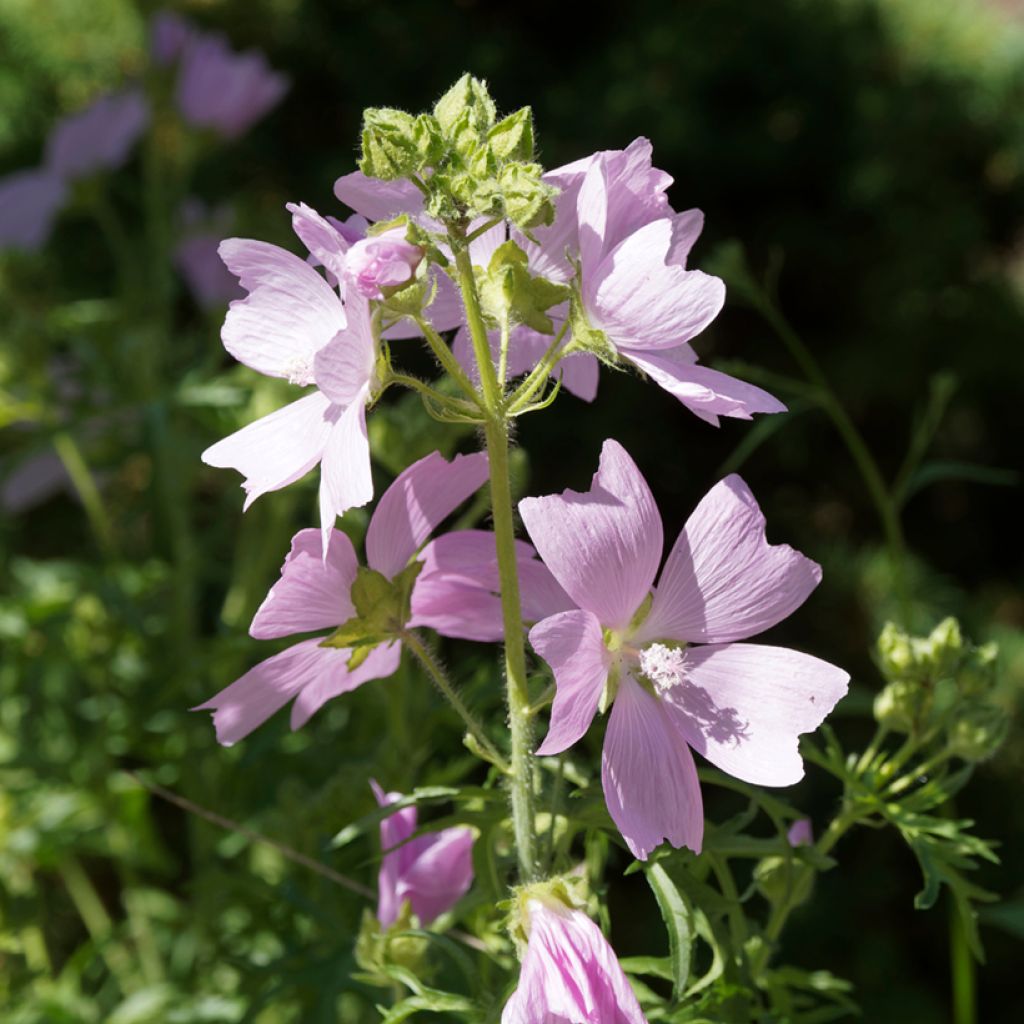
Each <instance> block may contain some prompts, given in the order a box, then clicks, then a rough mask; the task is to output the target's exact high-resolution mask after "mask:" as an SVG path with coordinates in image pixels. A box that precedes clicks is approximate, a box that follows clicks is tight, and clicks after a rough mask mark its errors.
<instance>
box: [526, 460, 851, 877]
mask: <svg viewBox="0 0 1024 1024" xmlns="http://www.w3.org/2000/svg"><path fill="white" fill-rule="evenodd" d="M519 510H520V513H521V514H522V518H523V522H524V523H525V524H526V528H527V530H528V531H529V534H530V538H531V540H532V541H533V543H534V544H535V545H536V547H537V550H538V552H539V553H540V556H541V558H542V559H543V560H544V562H545V564H546V565H547V566H548V568H549V569H550V570H551V571H552V573H553V574H554V576H555V579H557V580H558V582H559V583H560V584H561V585H562V586H563V587H564V588H565V590H566V592H567V593H568V594H569V596H570V597H571V598H572V599H573V601H574V602H575V603H576V605H577V606H578V607H577V609H576V610H574V611H567V612H562V613H560V614H558V615H554V616H551V617H550V618H548V619H545V620H544V621H543V622H540V623H538V624H537V625H536V626H534V627H533V629H532V630H531V631H530V642H531V644H532V645H533V648H534V650H536V651H537V653H538V654H539V655H540V656H541V657H542V658H544V659H545V661H547V663H548V664H549V665H550V666H551V668H552V670H553V671H554V674H555V682H556V685H557V695H556V697H555V701H554V705H553V707H552V711H551V726H550V728H549V730H548V734H547V737H546V738H545V740H544V743H543V744H542V745H541V747H540V748H539V750H538V751H537V752H538V753H539V754H557V753H559V752H560V751H563V750H565V749H567V748H568V747H570V746H572V744H574V743H575V742H576V741H577V740H578V739H580V737H581V736H583V734H584V733H585V732H586V731H587V729H588V728H589V726H590V723H591V721H592V720H593V718H594V716H595V715H596V714H597V712H598V710H599V708H601V709H603V708H604V707H606V706H607V705H608V703H609V702H610V701H612V700H614V704H613V705H612V711H611V716H610V719H609V722H608V730H607V733H606V735H605V741H604V755H603V758H602V773H601V774H602V782H603V784H604V793H605V801H606V803H607V805H608V810H609V813H610V814H611V816H612V819H613V820H614V822H615V824H616V825H617V826H618V829H619V831H620V832H621V833H622V835H623V837H624V838H625V840H626V844H627V845H628V846H629V848H630V850H631V851H632V852H633V854H634V855H635V856H636V857H638V858H639V859H641V860H644V859H646V858H647V856H648V854H649V853H650V852H651V851H652V850H653V849H654V848H655V847H657V846H658V845H659V844H660V843H661V841H662V840H663V839H668V841H669V842H670V843H672V845H673V846H688V847H689V848H690V849H692V850H694V851H695V852H699V851H700V848H701V841H702V838H703V831H704V817H703V810H702V802H701V794H700V786H699V784H698V781H697V772H696V768H695V766H694V761H693V757H692V755H691V753H690V750H691V748H692V749H694V750H696V751H698V752H699V753H701V754H703V755H704V756H705V757H706V758H707V759H708V760H709V761H711V762H712V763H713V764H715V765H716V766H717V767H718V768H720V769H721V770H722V771H724V772H727V773H728V774H730V775H733V776H735V777H736V778H739V779H743V780H744V781H746V782H752V783H756V784H760V785H767V786H788V785H791V784H792V783H794V782H796V781H797V780H799V779H800V778H801V777H802V775H803V763H802V761H801V758H800V755H799V752H798V749H797V737H798V735H799V734H800V733H804V732H808V731H810V730H812V729H815V728H817V727H818V725H820V724H821V722H822V720H823V719H824V718H825V716H826V715H827V714H828V713H829V712H830V711H831V710H832V708H833V707H834V706H835V704H836V702H837V701H838V700H839V699H840V698H841V697H842V696H843V694H844V693H845V692H846V688H847V685H848V682H849V676H848V675H847V673H846V672H843V671H842V670H841V669H838V668H836V667H835V666H833V665H830V664H828V663H827V662H824V661H820V660H819V659H817V658H813V657H811V656H809V655H806V654H800V653H798V652H796V651H791V650H787V649H785V648H780V647H766V646H761V645H757V644H746V643H737V642H736V641H738V640H742V639H744V638H746V637H749V636H752V635H754V634H756V633H759V632H761V631H763V630H765V629H768V628H769V627H771V626H774V625H775V624H776V623H778V622H781V621H782V620H783V619H784V618H786V616H788V615H789V614H791V613H792V612H793V611H795V610H796V609H797V608H798V607H799V606H800V605H801V604H803V602H804V600H806V598H807V596H808V595H809V594H810V593H811V591H812V590H813V589H814V588H815V586H817V584H818V582H819V580H820V579H821V570H820V568H819V567H818V566H817V565H816V564H815V563H814V562H812V561H811V560H810V559H808V558H805V557H804V556H803V555H801V554H800V553H799V552H797V551H794V550H793V549H792V548H790V547H788V546H786V545H770V544H768V543H767V541H766V539H765V522H764V517H763V516H762V515H761V511H760V509H759V508H758V506H757V502H756V501H755V500H754V497H753V495H752V494H751V493H750V491H749V489H748V488H747V486H746V484H745V483H744V482H743V481H742V480H741V479H740V478H739V477H738V476H729V477H727V478H726V479H725V480H723V481H721V483H719V484H716V485H715V486H714V487H713V488H712V489H711V490H710V491H709V492H708V493H707V494H706V495H705V496H704V498H703V500H702V501H701V502H700V504H699V505H698V506H697V508H696V509H695V510H694V512H693V514H692V515H691V516H690V518H689V520H688V521H687V523H686V525H685V526H684V527H683V530H682V532H681V533H680V535H679V538H678V540H677V541H676V543H675V546H674V547H673V548H672V551H671V552H670V554H669V556H668V560H667V562H666V563H665V567H664V569H663V570H662V572H661V576H660V578H659V580H658V585H657V587H656V588H654V591H653V596H652V585H653V584H654V580H655V576H656V575H657V572H658V565H659V563H660V562H661V555H662V543H663V541H662V524H661V517H660V516H659V515H658V511H657V508H656V507H655V505H654V499H653V498H652V496H651V492H650V490H649V488H648V486H647V483H646V481H645V480H644V478H643V477H642V476H641V475H640V471H639V470H638V469H637V468H636V465H635V464H634V463H633V460H632V459H631V458H630V457H629V455H628V454H627V453H626V451H625V450H624V449H623V448H622V447H621V446H620V445H619V444H618V443H616V442H615V441H606V442H605V445H604V449H603V451H602V453H601V464H600V468H599V469H598V472H597V474H596V475H595V476H594V479H593V483H592V485H591V488H590V490H589V491H586V492H584V493H582V494H580V493H577V492H575V491H565V492H563V493H562V494H560V495H559V494H555V495H548V496H546V497H540V498H526V499H524V500H523V501H521V502H520V503H519ZM691 644H700V645H701V646H690V645H691Z"/></svg>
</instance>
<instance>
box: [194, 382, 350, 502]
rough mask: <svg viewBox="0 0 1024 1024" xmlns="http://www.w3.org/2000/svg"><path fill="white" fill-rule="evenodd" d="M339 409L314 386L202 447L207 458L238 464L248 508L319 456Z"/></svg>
mask: <svg viewBox="0 0 1024 1024" xmlns="http://www.w3.org/2000/svg"><path fill="white" fill-rule="evenodd" d="M338 413H339V410H338V408H337V406H332V405H331V404H330V402H328V400H327V399H326V398H325V397H324V396H323V395H321V394H320V392H319V391H315V392H313V394H311V395H306V397H305V398H300V399H299V400H298V401H297V402H292V403H291V404H290V405H286V406H285V407H284V408H283V409H278V410H277V412H272V413H271V414H270V415H269V416H264V417H263V418H262V419H258V420H256V422H255V423H250V424H249V425H248V426H245V427H242V429H241V430H236V431H235V433H233V434H230V435H229V436H228V437H225V438H224V440H223V441H218V442H217V443H216V444H215V445H212V446H211V447H209V448H207V449H206V451H205V452H203V455H202V459H203V462H205V463H206V464H207V465H208V466H217V467H218V468H220V469H237V470H238V472H239V473H241V474H242V476H244V477H245V480H244V481H243V483H242V487H243V488H244V490H245V492H246V498H245V508H248V507H249V506H250V505H251V504H252V503H253V502H254V501H255V500H256V499H257V498H258V497H259V496H260V495H261V494H266V492H267V491H276V490H279V489H280V488H282V487H285V486H287V485H288V484H290V483H293V482H294V481H296V480H298V479H299V478H300V477H302V476H305V475H306V473H308V472H309V471H310V470H311V469H312V468H313V467H314V466H315V465H316V464H317V463H318V462H319V461H320V456H321V455H322V454H323V450H324V446H325V445H326V444H327V439H328V437H329V436H330V435H331V433H332V431H333V429H334V424H335V421H336V419H337V416H338Z"/></svg>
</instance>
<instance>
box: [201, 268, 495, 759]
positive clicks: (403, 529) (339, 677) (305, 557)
mask: <svg viewBox="0 0 1024 1024" xmlns="http://www.w3.org/2000/svg"><path fill="white" fill-rule="evenodd" d="M312 272H313V271H311V273H312ZM486 479H487V456H486V455H485V454H483V453H480V452H477V453H475V454H473V455H458V456H456V457H455V458H454V459H453V460H452V461H451V462H446V461H445V459H444V458H443V457H442V456H441V455H440V454H439V453H438V452H433V453H432V454H430V455H427V456H426V457H425V458H422V459H420V460H419V461H418V462H414V463H413V464H412V465H411V466H409V467H408V469H406V470H404V471H403V472H402V473H401V474H400V475H399V476H398V477H397V478H396V479H395V481H394V483H392V484H391V486H390V487H389V488H388V489H387V490H386V491H385V492H384V494H383V495H382V496H381V498H380V501H379V502H378V503H377V507H376V508H375V509H374V511H373V515H372V516H371V518H370V523H369V526H368V527H367V531H366V561H367V564H368V566H369V568H370V569H371V570H373V571H374V572H376V573H378V574H380V576H383V577H384V578H385V579H386V580H388V581H392V580H394V578H395V577H396V576H398V574H399V573H401V572H402V570H404V569H405V568H406V567H407V566H408V565H409V562H410V559H412V558H413V556H414V555H415V554H416V553H417V551H418V550H419V548H420V547H421V546H422V545H423V542H424V541H425V540H426V539H427V538H428V537H429V536H430V534H431V533H432V532H433V530H434V529H435V528H436V527H437V525H438V524H439V523H440V522H441V521H442V520H443V519H445V518H446V517H447V516H448V515H449V514H450V513H451V512H452V511H453V510H454V509H455V508H456V507H457V506H458V505H460V504H461V503H462V502H463V501H465V499H466V498H468V497H469V496H470V495H471V494H472V493H473V492H474V491H475V490H477V488H479V487H480V485H481V484H482V483H483V482H484V481H485V480H486ZM332 532H333V537H332V538H331V540H330V544H329V546H328V544H327V542H326V541H325V540H324V539H323V537H322V535H321V533H320V531H318V530H310V529H307V530H300V531H299V532H298V533H297V534H295V536H294V537H293V538H292V546H291V551H290V552H289V553H288V557H287V558H286V559H285V561H284V565H282V566H281V578H280V579H279V580H278V581H277V583H275V584H274V585H273V587H271V588H270V592H269V593H268V594H267V596H266V598H265V599H264V601H263V603H262V604H261V605H260V607H259V608H258V609H257V611H256V615H255V617H254V618H253V620H252V625H251V626H250V627H249V635H250V636H252V637H254V638H256V639H257V640H272V639H277V638H280V637H286V636H293V635H294V634H296V633H317V632H319V633H321V635H320V636H317V637H314V638H312V639H307V640H301V641H299V643H297V644H294V645H293V646H291V647H288V648H286V649H285V650H283V651H281V652H280V653H279V654H275V655H274V656H273V657H271V658H268V659H267V660H266V661H262V662H260V663H259V664H258V665H256V666H255V668H252V669H250V670H249V671H248V672H246V673H245V675H243V676H242V677H241V678H240V679H237V680H236V681H235V682H233V683H232V684H231V685H230V686H228V687H226V688H225V689H224V690H222V691H221V692H220V693H218V694H217V695H216V696H214V697H213V698H211V699H210V700H208V701H207V702H206V703H205V704H201V705H200V706H199V707H197V708H195V709H194V710H196V711H213V712H214V715H213V723H214V727H215V728H216V730H217V739H218V741H219V742H221V743H223V744H225V745H231V744H232V743H236V742H237V741H238V740H240V739H242V738H243V737H244V736H247V735H248V734H249V733H250V732H252V731H253V729H255V728H256V727H257V726H259V725H261V724H262V723H263V722H265V721H266V720H267V719H268V718H269V717H270V716H271V715H273V714H274V713H275V712H276V711H278V710H279V709H280V708H282V707H284V706H285V704H287V703H288V702H289V701H290V700H293V699H294V701H295V703H294V704H293V705H292V713H291V726H292V728H293V729H299V728H301V727H302V726H303V725H305V724H306V722H307V721H309V719H310V718H311V717H312V716H313V714H314V713H315V712H316V711H318V710H319V709H320V708H321V707H322V706H323V705H324V704H325V703H326V702H327V701H328V700H330V699H331V698H332V697H336V696H338V695H339V694H342V693H348V692H349V691H351V690H354V689H356V688H357V687H359V686H362V685H363V683H365V682H368V681H369V680H371V679H384V678H386V677H387V676H390V675H392V674H394V672H396V671H397V669H398V664H399V660H400V658H401V644H400V643H399V642H398V641H397V640H389V641H386V642H382V643H379V644H377V645H376V646H373V647H372V648H370V650H369V653H368V654H366V651H365V650H363V651H361V652H360V657H359V658H355V659H353V657H352V655H353V649H352V648H350V647H331V646H322V644H323V643H324V641H325V640H326V639H327V637H326V636H324V635H322V634H323V631H324V630H330V631H332V632H333V631H335V630H336V629H337V628H338V627H339V626H342V625H343V624H345V623H347V622H349V621H351V620H352V619H353V618H354V617H355V616H356V607H355V604H354V603H353V597H352V587H353V584H354V583H355V582H356V578H357V575H358V574H359V572H360V566H359V559H358V558H357V556H356V553H355V549H354V548H353V547H352V542H351V541H350V540H349V538H348V536H347V535H346V534H344V533H342V532H341V531H340V530H333V531H332ZM421 575H422V572H421ZM421 618H422V617H421ZM427 618H429V617H427ZM422 624H424V625H429V624H430V623H429V621H426V620H424V621H423V622H422ZM405 625H406V623H397V624H396V626H397V627H398V628H402V627H404V626H405ZM454 635H458V634H454ZM363 655H365V657H364V656H363ZM350 662H351V664H350Z"/></svg>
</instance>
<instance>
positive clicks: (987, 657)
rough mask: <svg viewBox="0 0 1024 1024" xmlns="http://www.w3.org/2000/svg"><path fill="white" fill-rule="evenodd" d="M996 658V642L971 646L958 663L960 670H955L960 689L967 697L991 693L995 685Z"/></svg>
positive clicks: (997, 656) (997, 651) (997, 648)
mask: <svg viewBox="0 0 1024 1024" xmlns="http://www.w3.org/2000/svg"><path fill="white" fill-rule="evenodd" d="M998 658H999V645H998V644H996V643H987V644H982V645H981V646H980V647H972V648H971V649H970V651H968V653H967V654H966V656H965V657H964V659H963V661H962V662H961V663H960V670H959V671H958V672H957V677H956V678H957V683H958V684H959V686H960V691H961V692H962V693H964V694H966V695H967V696H969V697H984V696H985V695H986V694H989V693H991V692H992V690H993V689H995V685H996V663H997V661H998Z"/></svg>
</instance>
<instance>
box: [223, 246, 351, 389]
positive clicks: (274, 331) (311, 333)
mask: <svg viewBox="0 0 1024 1024" xmlns="http://www.w3.org/2000/svg"><path fill="white" fill-rule="evenodd" d="M218 251H219V252H220V257H221V259H222V260H223V261H224V263H225V264H226V265H227V268H228V269H229V270H230V271H231V273H232V274H234V275H235V276H236V277H237V278H238V279H239V281H240V282H241V284H242V287H243V288H244V289H245V290H246V291H247V292H248V293H249V295H248V297H247V298H245V299H242V300H240V301H237V302H232V303H231V308H230V309H229V310H228V315H227V318H226V319H225V321H224V327H223V329H222V330H221V340H222V341H223V342H224V347H225V348H226V349H227V350H228V352H230V353H231V355H233V356H234V357H235V359H237V360H238V361H239V362H240V363H244V364H245V365H246V366H249V367H251V368H252V369H254V370H257V371H258V372H259V373H263V374H266V375H267V376H268V377H283V378H285V379H286V380H291V381H292V382H293V383H297V384H309V383H311V382H312V376H311V370H312V361H313V356H314V355H315V354H316V352H317V350H318V349H319V348H322V347H323V346H324V345H326V344H327V342H329V341H330V340H331V338H333V337H334V336H335V335H336V334H337V333H338V331H340V330H342V329H343V328H344V327H345V324H346V318H345V308H344V306H342V304H341V300H340V299H339V298H338V296H337V295H335V293H334V291H333V290H332V288H331V286H330V285H329V284H328V283H327V282H326V281H325V280H324V279H323V278H322V277H321V276H320V275H319V274H318V273H317V272H316V271H315V270H314V269H313V268H312V267H311V266H310V265H309V264H308V263H306V262H305V261H304V260H301V259H299V257H298V256H296V255H295V254H294V253H290V252H288V251H287V250H286V249H281V248H279V247H278V246H276V245H270V244H269V243H267V242H257V241H253V240H251V239H247V238H228V239H226V240H225V241H223V242H221V244H220V248H219V250H218Z"/></svg>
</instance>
